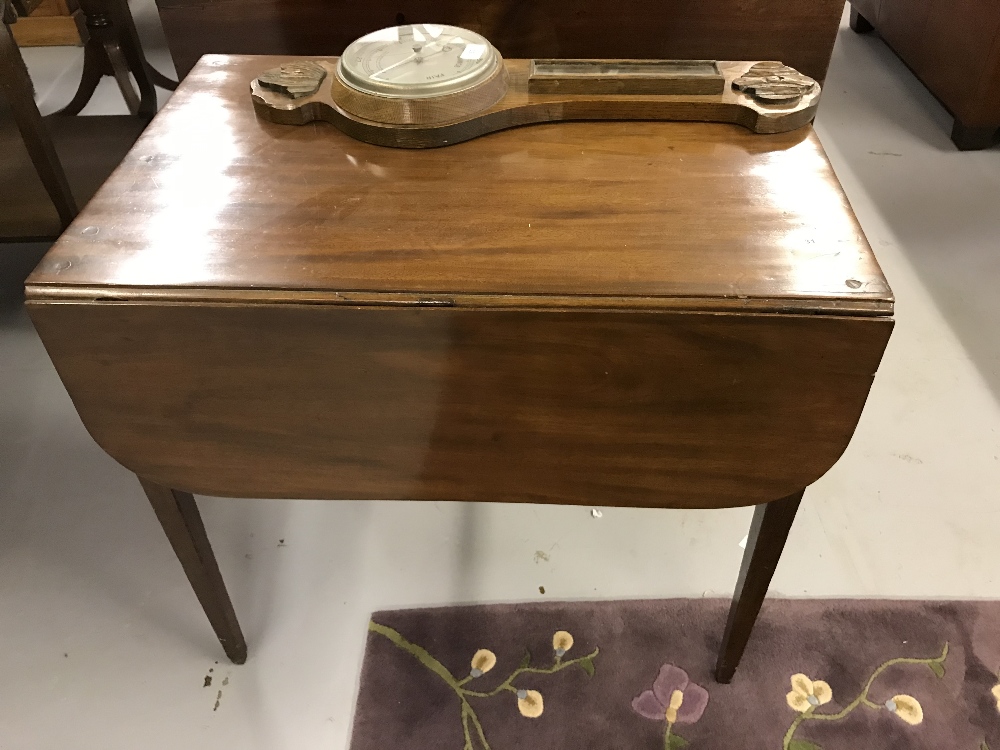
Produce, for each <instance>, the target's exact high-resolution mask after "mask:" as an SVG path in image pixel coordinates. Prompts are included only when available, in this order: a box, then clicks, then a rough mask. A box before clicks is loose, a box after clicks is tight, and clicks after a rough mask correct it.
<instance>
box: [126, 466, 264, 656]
mask: <svg viewBox="0 0 1000 750" xmlns="http://www.w3.org/2000/svg"><path fill="white" fill-rule="evenodd" d="M139 482H140V483H141V484H142V488H143V490H145V491H146V497H148V498H149V502H150V503H151V504H152V506H153V510H154V511H155V512H156V517H157V518H158V519H159V520H160V525H161V526H163V530H164V531H165V532H166V534H167V538H168V539H169V540H170V545H171V546H172V547H173V548H174V552H175V553H176V554H177V559H178V560H180V561H181V566H182V567H183V568H184V572H185V573H186V574H187V577H188V580H189V581H190V582H191V587H192V588H193V589H194V593H195V594H196V595H197V597H198V601H200V602H201V606H202V608H203V609H204V610H205V614H206V615H208V620H209V622H210V623H212V628H213V629H214V630H215V634H216V635H217V636H218V637H219V641H220V642H221V643H222V648H223V649H224V650H225V652H226V656H228V657H229V658H230V659H232V661H233V662H234V663H236V664H242V663H243V662H245V661H246V660H247V644H246V641H245V640H244V639H243V633H242V631H241V630H240V624H239V622H238V621H237V620H236V612H235V611H234V610H233V604H232V602H231V601H230V600H229V592H227V591H226V584H225V583H224V582H223V580H222V574H221V573H220V572H219V566H218V564H217V563H216V561H215V554H214V553H213V552H212V546H211V544H209V541H208V535H207V534H206V533H205V525H204V524H203V523H202V521H201V514H200V513H199V512H198V506H197V504H196V503H195V500H194V496H193V495H191V494H190V493H188V492H181V491H180V490H173V489H170V488H169V487H162V486H160V485H158V484H155V483H153V482H150V481H148V480H146V479H143V478H142V477H139Z"/></svg>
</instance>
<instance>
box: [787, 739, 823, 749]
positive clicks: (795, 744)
mask: <svg viewBox="0 0 1000 750" xmlns="http://www.w3.org/2000/svg"><path fill="white" fill-rule="evenodd" d="M788 750H823V748H821V747H820V746H819V745H817V744H816V743H814V742H807V741H806V740H792V741H791V742H789V743H788Z"/></svg>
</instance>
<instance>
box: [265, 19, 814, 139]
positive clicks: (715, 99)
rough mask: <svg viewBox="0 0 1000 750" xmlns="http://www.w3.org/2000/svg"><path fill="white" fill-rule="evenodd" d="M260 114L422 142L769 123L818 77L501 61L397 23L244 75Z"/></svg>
mask: <svg viewBox="0 0 1000 750" xmlns="http://www.w3.org/2000/svg"><path fill="white" fill-rule="evenodd" d="M251 93H252V97H253V103H254V108H255V110H256V112H257V114H258V116H260V117H261V118H263V119H266V120H270V121H272V122H276V123H281V124H287V125H302V124H305V123H308V122H312V121H314V120H326V121H328V122H330V123H332V124H333V125H335V126H337V127H338V128H340V129H341V130H342V131H344V132H345V133H347V134H348V135H351V136H353V137H354V138H357V139H359V140H362V141H367V142H369V143H375V144H378V145H383V146H395V147H400V148H427V147H434V146H446V145H449V144H453V143H460V142H462V141H467V140H469V139H470V138H475V137H477V136H480V135H485V134H486V133H491V132H495V131H497V130H504V129H506V128H511V127H516V126H521V125H530V124H533V123H543V122H556V121H562V120H687V121H692V120H694V121H707V122H728V123H734V124H737V125H742V126H744V127H747V128H749V129H751V130H753V131H754V132H757V133H779V132H785V131H788V130H794V129H795V128H799V127H802V126H803V125H805V124H807V123H809V122H811V121H812V119H813V116H814V115H815V110H816V105H817V104H818V102H819V95H820V87H819V85H818V84H817V83H816V82H815V81H814V80H812V79H811V78H809V77H807V76H804V75H802V74H801V73H799V72H798V71H796V70H794V69H792V68H789V67H788V66H786V65H783V64H782V63H780V62H774V61H716V60H607V59H603V60H558V59H555V60H553V59H545V60H540V59H536V60H504V59H503V57H502V56H501V54H500V52H499V51H497V49H496V48H495V47H493V45H492V44H490V42H489V41H488V40H487V39H486V38H485V37H483V36H482V35H480V34H477V33H476V32H474V31H469V30H468V29H462V28H458V27H457V26H448V25H443V24H441V25H439V24H429V23H428V24H407V25H404V26H393V27H390V28H386V29H381V30H379V31H375V32H372V33H371V34H368V35H366V36H363V37H361V38H360V39H358V40H356V41H354V42H352V43H351V44H350V45H349V46H348V47H347V48H346V49H345V50H344V54H343V55H341V56H340V57H339V58H328V59H319V60H297V61H293V62H289V63H285V64H283V65H280V66H279V67H277V68H273V69H271V70H267V71H264V72H262V73H261V74H260V75H259V76H258V77H257V78H256V79H255V80H254V81H253V82H252V84H251Z"/></svg>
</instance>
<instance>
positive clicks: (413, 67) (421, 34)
mask: <svg viewBox="0 0 1000 750" xmlns="http://www.w3.org/2000/svg"><path fill="white" fill-rule="evenodd" d="M501 64H502V63H501V60H500V55H499V54H498V53H497V51H496V50H495V49H493V45H491V44H490V43H489V42H488V41H486V39H485V38H483V37H482V36H480V35H479V34H477V33H475V32H474V31H468V30H466V29H460V28H458V27H457V26H444V25H437V24H431V23H416V24H408V25H406V26H393V27H391V28H388V29H382V30H381V31H375V32H372V33H371V34H368V35H367V36H363V37H361V38H360V39H358V40H357V41H355V42H352V43H351V45H350V46H349V47H348V48H347V49H346V50H344V54H343V55H342V56H341V58H340V62H339V63H338V65H337V75H338V77H339V78H340V80H341V81H343V82H344V83H345V84H347V85H348V86H350V87H352V88H354V89H357V90H358V91H362V92H364V93H366V94H374V95H376V96H386V97H393V98H405V99H413V98H420V97H429V96H443V95H445V94H453V93H455V92H458V91H463V90H465V89H467V88H471V87H472V86H475V85H476V84H477V83H481V82H482V81H485V80H486V79H487V78H489V77H490V76H491V75H492V74H493V73H494V72H495V71H496V69H497V67H498V66H499V65H501Z"/></svg>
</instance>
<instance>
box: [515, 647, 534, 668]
mask: <svg viewBox="0 0 1000 750" xmlns="http://www.w3.org/2000/svg"><path fill="white" fill-rule="evenodd" d="M530 664H531V652H530V651H525V652H524V656H522V657H521V664H520V665H519V666H518V669H524V668H525V667H527V666H529V665H530Z"/></svg>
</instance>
